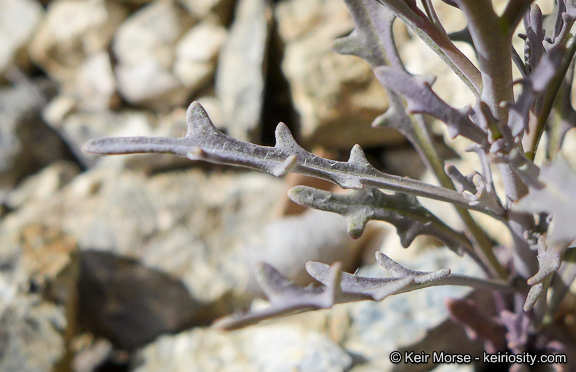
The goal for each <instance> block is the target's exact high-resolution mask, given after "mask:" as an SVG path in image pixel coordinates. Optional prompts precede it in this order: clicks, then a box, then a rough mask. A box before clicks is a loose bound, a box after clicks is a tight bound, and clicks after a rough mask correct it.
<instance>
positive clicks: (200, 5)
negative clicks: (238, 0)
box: [179, 0, 235, 25]
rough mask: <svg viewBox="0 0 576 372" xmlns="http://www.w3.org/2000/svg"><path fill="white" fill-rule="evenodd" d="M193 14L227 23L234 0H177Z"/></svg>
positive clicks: (211, 20)
mask: <svg viewBox="0 0 576 372" xmlns="http://www.w3.org/2000/svg"><path fill="white" fill-rule="evenodd" d="M179 1H180V3H182V5H183V6H184V7H185V8H186V9H188V11H189V12H190V14H192V15H193V16H195V17H197V18H200V19H205V20H208V21H210V22H214V23H218V24H221V25H227V24H228V23H229V22H230V19H231V18H232V13H233V10H234V9H233V8H234V3H235V0H179Z"/></svg>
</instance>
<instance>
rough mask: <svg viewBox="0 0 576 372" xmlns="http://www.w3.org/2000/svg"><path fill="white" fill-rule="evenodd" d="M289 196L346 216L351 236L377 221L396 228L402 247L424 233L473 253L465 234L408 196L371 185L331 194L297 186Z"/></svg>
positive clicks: (300, 201)
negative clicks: (387, 192)
mask: <svg viewBox="0 0 576 372" xmlns="http://www.w3.org/2000/svg"><path fill="white" fill-rule="evenodd" d="M288 196H289V197H290V199H292V200H293V201H294V202H296V203H298V204H301V205H304V206H307V207H312V208H315V209H320V210H323V211H329V212H334V213H338V214H341V215H342V216H344V217H346V220H347V222H348V233H349V234H350V236H352V237H353V238H358V237H360V236H361V235H362V233H363V232H364V228H365V226H366V223H367V222H368V221H371V220H380V221H386V222H389V223H391V224H392V225H394V226H395V227H396V230H397V233H398V236H399V237H400V241H401V243H402V246H403V247H405V248H406V247H408V246H409V245H410V244H411V243H412V241H413V240H414V238H415V237H416V236H418V235H422V234H425V235H431V236H434V237H436V238H438V239H440V240H442V241H443V242H444V243H446V245H447V246H448V247H449V248H450V249H452V250H453V251H454V252H456V253H458V254H460V255H461V254H462V253H463V252H464V251H468V252H470V253H472V252H473V248H472V247H471V246H470V243H469V241H468V239H467V238H466V236H465V235H464V234H462V233H460V232H457V231H454V230H453V229H452V228H450V227H449V226H448V225H446V224H445V223H444V222H442V221H441V220H440V219H438V218H437V217H436V216H434V215H433V214H432V213H430V211H428V210H427V209H426V208H424V207H423V206H422V205H421V204H420V203H419V202H418V200H417V199H416V198H415V197H414V196H411V195H407V194H403V193H395V194H394V195H387V194H384V193H383V192H381V191H380V190H378V189H376V188H373V187H366V188H364V189H363V190H359V191H352V192H349V193H347V194H333V193H331V192H328V191H323V190H318V189H314V188H312V187H307V186H296V187H293V188H292V189H290V191H289V192H288Z"/></svg>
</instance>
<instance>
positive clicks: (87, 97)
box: [63, 51, 119, 111]
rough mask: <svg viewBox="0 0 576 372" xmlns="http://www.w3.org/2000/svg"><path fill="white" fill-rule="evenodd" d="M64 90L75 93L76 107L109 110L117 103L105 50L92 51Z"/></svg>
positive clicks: (117, 98)
mask: <svg viewBox="0 0 576 372" xmlns="http://www.w3.org/2000/svg"><path fill="white" fill-rule="evenodd" d="M70 85H71V86H70V87H64V89H63V90H64V91H70V93H75V95H76V96H77V97H78V100H79V103H78V107H79V108H80V109H81V110H87V111H105V110H109V109H111V108H113V107H115V106H117V105H118V103H119V97H118V95H117V94H116V79H115V77H114V72H113V71H112V63H111V62H110V56H109V55H108V53H107V52H105V51H101V52H98V53H94V54H92V55H90V56H88V58H86V60H85V61H84V63H82V65H81V66H80V67H79V69H78V76H77V78H76V79H75V80H74V82H73V83H71V84H70Z"/></svg>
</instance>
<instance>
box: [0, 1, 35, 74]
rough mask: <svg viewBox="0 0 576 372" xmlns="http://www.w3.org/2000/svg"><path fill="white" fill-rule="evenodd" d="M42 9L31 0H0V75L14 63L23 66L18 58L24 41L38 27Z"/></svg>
mask: <svg viewBox="0 0 576 372" xmlns="http://www.w3.org/2000/svg"><path fill="white" fill-rule="evenodd" d="M43 13H44V11H43V9H42V6H41V5H40V4H38V3H37V2H36V1H33V0H4V1H2V2H0V75H2V73H3V72H4V71H5V70H6V68H7V67H8V66H9V65H10V64H12V63H15V64H16V66H21V67H24V65H25V64H26V63H23V62H24V61H20V59H24V60H27V59H28V58H27V57H26V58H19V57H21V54H22V53H21V52H22V51H23V49H25V45H26V42H28V40H30V38H31V37H32V35H33V34H34V31H35V30H36V27H38V25H39V23H40V20H41V18H42V15H43Z"/></svg>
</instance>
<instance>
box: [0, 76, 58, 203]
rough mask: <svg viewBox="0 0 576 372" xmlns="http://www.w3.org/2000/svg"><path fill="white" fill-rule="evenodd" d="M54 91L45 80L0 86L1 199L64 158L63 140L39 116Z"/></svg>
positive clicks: (53, 87) (50, 83) (53, 86)
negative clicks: (32, 174) (38, 171)
mask: <svg viewBox="0 0 576 372" xmlns="http://www.w3.org/2000/svg"><path fill="white" fill-rule="evenodd" d="M55 90H56V85H55V84H54V83H53V82H51V81H47V80H45V79H37V80H34V81H26V80H24V81H22V82H21V83H18V84H16V85H15V86H14V87H10V88H3V89H0V123H1V124H0V143H1V144H2V145H1V146H0V200H2V199H3V197H4V194H5V192H6V191H8V190H10V189H11V188H12V187H13V186H14V185H15V184H16V183H17V182H18V181H19V180H21V179H22V178H23V177H25V176H27V175H29V174H31V173H33V172H35V171H37V170H38V169H40V168H41V167H43V166H44V165H46V164H48V163H50V162H51V161H54V160H57V159H61V158H62V157H64V154H65V147H64V143H63V142H62V140H61V139H60V138H59V137H58V136H57V135H56V134H55V133H54V132H53V131H52V130H51V129H50V128H49V127H48V126H47V125H46V124H45V123H44V122H42V120H41V118H40V111H41V110H42V107H43V106H44V105H46V102H47V101H48V100H49V99H50V97H52V96H53V95H54V92H55Z"/></svg>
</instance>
